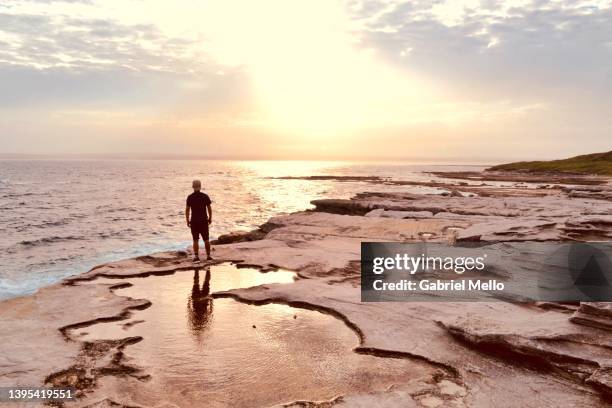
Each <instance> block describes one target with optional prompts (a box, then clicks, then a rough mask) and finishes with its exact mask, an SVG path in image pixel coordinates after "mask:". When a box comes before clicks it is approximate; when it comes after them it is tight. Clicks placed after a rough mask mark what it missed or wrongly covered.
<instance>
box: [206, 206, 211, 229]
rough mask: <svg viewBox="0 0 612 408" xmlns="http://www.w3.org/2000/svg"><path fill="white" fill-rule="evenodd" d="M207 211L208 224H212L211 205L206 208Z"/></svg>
mask: <svg viewBox="0 0 612 408" xmlns="http://www.w3.org/2000/svg"><path fill="white" fill-rule="evenodd" d="M206 209H207V210H208V223H209V224H212V207H211V206H210V204H208V205H207V206H206Z"/></svg>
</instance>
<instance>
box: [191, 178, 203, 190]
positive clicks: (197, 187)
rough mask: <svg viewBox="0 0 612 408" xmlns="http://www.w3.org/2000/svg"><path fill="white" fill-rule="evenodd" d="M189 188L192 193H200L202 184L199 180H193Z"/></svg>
mask: <svg viewBox="0 0 612 408" xmlns="http://www.w3.org/2000/svg"><path fill="white" fill-rule="evenodd" d="M191 187H193V190H194V191H200V190H201V189H202V183H201V182H200V180H193V182H192V183H191Z"/></svg>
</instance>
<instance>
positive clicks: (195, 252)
mask: <svg viewBox="0 0 612 408" xmlns="http://www.w3.org/2000/svg"><path fill="white" fill-rule="evenodd" d="M198 241H199V240H197V239H194V240H193V256H194V258H195V259H199V257H200V256H199V253H200V243H199V242H198Z"/></svg>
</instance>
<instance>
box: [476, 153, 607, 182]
mask: <svg viewBox="0 0 612 408" xmlns="http://www.w3.org/2000/svg"><path fill="white" fill-rule="evenodd" d="M487 170H489V171H521V172H529V173H551V172H555V173H557V172H558V173H578V174H598V175H605V176H612V151H609V152H604V153H592V154H584V155H581V156H575V157H570V158H569V159H563V160H550V161H523V162H515V163H508V164H500V165H497V166H493V167H490V168H488V169H487Z"/></svg>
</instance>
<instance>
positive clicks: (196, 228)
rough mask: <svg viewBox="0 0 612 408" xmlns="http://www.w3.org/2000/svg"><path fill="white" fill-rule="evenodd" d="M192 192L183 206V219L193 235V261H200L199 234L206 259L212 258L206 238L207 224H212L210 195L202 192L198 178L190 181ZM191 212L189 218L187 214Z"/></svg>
mask: <svg viewBox="0 0 612 408" xmlns="http://www.w3.org/2000/svg"><path fill="white" fill-rule="evenodd" d="M191 187H193V193H191V194H189V197H187V206H186V207H185V220H186V221H187V226H188V227H189V228H191V236H192V237H193V254H194V258H193V262H200V257H199V251H200V245H199V240H200V235H201V236H202V239H203V240H204V246H205V247H206V259H207V260H209V261H210V260H212V258H211V256H210V242H209V240H208V225H210V224H212V208H210V204H211V201H210V197H208V195H207V194H204V193H202V192H201V191H200V190H201V189H202V183H201V182H200V180H193V183H191ZM190 213H191V219H190V218H189V214H190Z"/></svg>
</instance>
